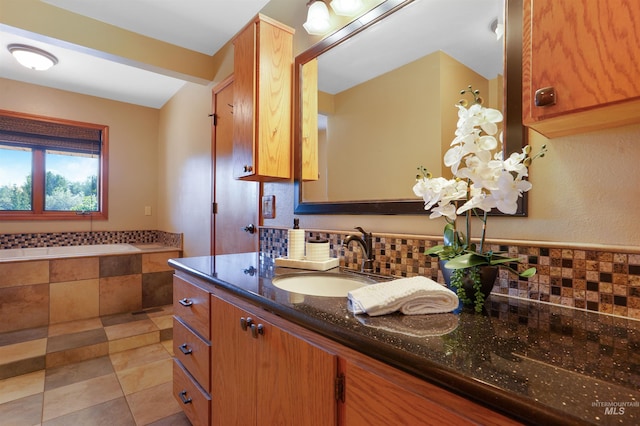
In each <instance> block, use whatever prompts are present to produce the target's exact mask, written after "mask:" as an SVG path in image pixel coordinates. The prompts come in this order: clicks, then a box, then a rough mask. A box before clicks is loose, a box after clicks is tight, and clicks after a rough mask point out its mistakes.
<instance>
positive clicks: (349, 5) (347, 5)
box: [330, 0, 363, 16]
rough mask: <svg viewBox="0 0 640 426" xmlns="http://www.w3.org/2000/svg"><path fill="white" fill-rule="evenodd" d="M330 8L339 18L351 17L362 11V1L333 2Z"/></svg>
mask: <svg viewBox="0 0 640 426" xmlns="http://www.w3.org/2000/svg"><path fill="white" fill-rule="evenodd" d="M330 4H331V8H332V9H333V11H334V12H335V13H336V15H340V16H353V15H355V14H356V13H357V12H359V11H360V10H361V9H362V6H363V3H362V0H333V1H332V2H331V3H330Z"/></svg>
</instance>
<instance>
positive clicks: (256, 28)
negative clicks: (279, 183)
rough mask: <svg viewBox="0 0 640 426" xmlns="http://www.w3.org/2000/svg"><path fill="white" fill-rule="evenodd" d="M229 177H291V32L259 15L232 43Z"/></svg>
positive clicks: (255, 178)
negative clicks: (231, 168) (232, 124)
mask: <svg viewBox="0 0 640 426" xmlns="http://www.w3.org/2000/svg"><path fill="white" fill-rule="evenodd" d="M233 46H234V54H233V60H234V67H233V68H234V71H233V72H234V79H235V88H234V102H233V107H234V110H233V113H234V133H233V139H234V151H233V164H234V166H233V176H234V177H235V178H239V179H245V180H271V179H288V178H289V177H291V146H292V145H291V103H292V98H291V92H292V88H291V87H292V84H293V79H292V73H293V30H292V29H290V28H288V27H286V26H284V25H282V24H280V23H278V22H276V21H273V20H271V19H268V18H266V17H264V16H259V18H258V19H256V20H255V21H254V22H252V23H251V24H249V25H248V26H247V27H245V29H244V30H243V31H241V32H240V34H239V35H238V36H237V37H236V38H235V39H234V42H233Z"/></svg>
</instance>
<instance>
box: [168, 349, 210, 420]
mask: <svg viewBox="0 0 640 426" xmlns="http://www.w3.org/2000/svg"><path fill="white" fill-rule="evenodd" d="M173 396H174V398H175V399H176V400H177V401H178V404H180V407H182V411H184V413H185V414H186V415H187V417H188V418H189V421H190V422H191V424H192V425H193V426H200V425H209V413H210V412H211V397H210V396H209V395H207V394H206V393H205V392H204V391H203V390H202V389H200V387H199V386H198V385H197V384H196V383H195V382H194V380H193V379H192V378H191V376H190V375H189V373H188V372H187V371H186V370H185V369H184V368H183V367H182V365H180V363H179V362H178V361H176V360H175V359H174V360H173Z"/></svg>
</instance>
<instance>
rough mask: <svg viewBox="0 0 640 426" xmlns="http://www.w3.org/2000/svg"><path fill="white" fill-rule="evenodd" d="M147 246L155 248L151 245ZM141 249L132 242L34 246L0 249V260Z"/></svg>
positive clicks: (101, 253) (98, 253)
mask: <svg viewBox="0 0 640 426" xmlns="http://www.w3.org/2000/svg"><path fill="white" fill-rule="evenodd" d="M145 248H155V247H151V245H147V246H145ZM139 251H142V250H141V249H139V248H137V247H135V246H132V245H131V244H97V245H88V246H64V247H33V248H22V249H4V250H0V262H13V261H16V260H36V259H49V258H59V257H78V256H100V255H106V254H125V253H130V252H139Z"/></svg>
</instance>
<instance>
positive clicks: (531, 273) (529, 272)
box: [520, 268, 537, 278]
mask: <svg viewBox="0 0 640 426" xmlns="http://www.w3.org/2000/svg"><path fill="white" fill-rule="evenodd" d="M536 272H537V271H536V268H529V269H527V270H525V271H522V272H520V276H521V277H524V278H529V277H532V276H534V275H535V274H536Z"/></svg>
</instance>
